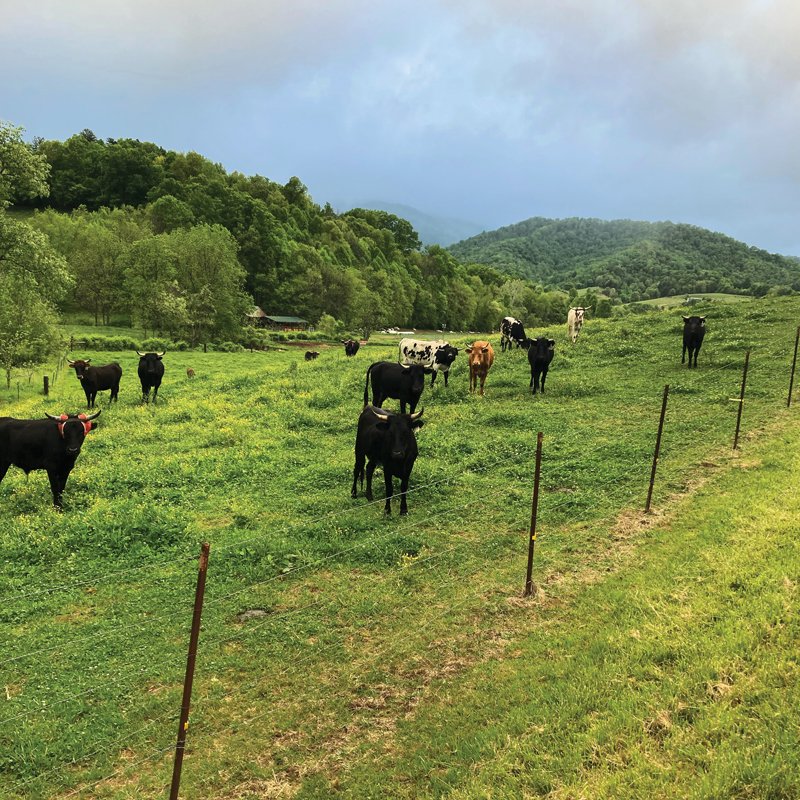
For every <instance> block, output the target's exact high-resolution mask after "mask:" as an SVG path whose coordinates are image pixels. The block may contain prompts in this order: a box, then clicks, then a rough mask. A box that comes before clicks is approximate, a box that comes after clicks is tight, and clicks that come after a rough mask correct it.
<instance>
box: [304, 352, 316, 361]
mask: <svg viewBox="0 0 800 800" xmlns="http://www.w3.org/2000/svg"><path fill="white" fill-rule="evenodd" d="M318 355H319V353H318V352H317V351H316V350H306V355H305V359H306V361H313V360H314V359H315V358H316V357H317V356H318Z"/></svg>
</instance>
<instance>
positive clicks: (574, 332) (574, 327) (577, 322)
mask: <svg viewBox="0 0 800 800" xmlns="http://www.w3.org/2000/svg"><path fill="white" fill-rule="evenodd" d="M591 310H592V307H591V306H586V308H584V307H583V306H578V307H577V308H570V310H569V313H568V314H567V336H569V338H570V339H572V341H573V342H575V341H576V340H577V338H578V334H579V333H580V332H581V328H582V327H583V317H584V314H585V313H586V312H587V311H591Z"/></svg>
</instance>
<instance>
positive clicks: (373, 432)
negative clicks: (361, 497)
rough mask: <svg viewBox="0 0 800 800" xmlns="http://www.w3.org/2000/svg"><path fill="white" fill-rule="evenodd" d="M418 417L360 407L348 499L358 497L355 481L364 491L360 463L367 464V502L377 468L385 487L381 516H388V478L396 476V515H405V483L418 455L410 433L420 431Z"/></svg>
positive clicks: (361, 465) (390, 487) (390, 500)
mask: <svg viewBox="0 0 800 800" xmlns="http://www.w3.org/2000/svg"><path fill="white" fill-rule="evenodd" d="M421 416H422V411H419V412H418V413H416V414H395V413H394V412H392V411H384V410H383V409H382V408H375V407H374V406H365V407H364V410H363V411H362V412H361V416H360V417H359V418H358V432H357V433H356V462H355V466H354V467H353V488H352V489H351V490H350V496H351V497H353V498H355V497H358V492H357V490H356V483H357V481H358V479H359V477H360V478H361V489H362V491H363V489H364V462H365V460H367V461H368V463H367V500H370V501H371V500H372V475H373V473H374V472H375V467H377V466H379V465H381V466H383V479H384V482H385V484H386V505H385V506H384V512H385V513H386V514H391V513H392V493H393V488H392V478H393V477H395V476H396V477H398V478H400V492H401V494H400V513H401V514H408V504H407V502H406V497H407V494H408V481H409V478H410V477H411V470H412V469H413V467H414V462H415V461H416V459H417V452H418V451H417V439H416V437H415V436H414V431H415V430H416V429H417V428H421V427H422V424H423V423H422V420H421V419H420V417H421Z"/></svg>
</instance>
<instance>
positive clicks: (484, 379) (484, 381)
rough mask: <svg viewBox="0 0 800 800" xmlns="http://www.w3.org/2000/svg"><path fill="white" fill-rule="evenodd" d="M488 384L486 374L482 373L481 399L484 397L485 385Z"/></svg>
mask: <svg viewBox="0 0 800 800" xmlns="http://www.w3.org/2000/svg"><path fill="white" fill-rule="evenodd" d="M484 383H486V373H485V372H481V397H483V384H484Z"/></svg>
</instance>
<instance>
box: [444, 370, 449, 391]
mask: <svg viewBox="0 0 800 800" xmlns="http://www.w3.org/2000/svg"><path fill="white" fill-rule="evenodd" d="M449 374H450V370H449V369H446V370H445V371H444V387H445V389H446V388H447V376H448V375H449Z"/></svg>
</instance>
